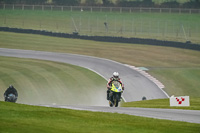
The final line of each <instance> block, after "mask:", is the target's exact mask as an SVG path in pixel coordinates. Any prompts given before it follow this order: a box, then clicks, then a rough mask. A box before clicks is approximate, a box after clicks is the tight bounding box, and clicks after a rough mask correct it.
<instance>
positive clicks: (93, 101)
mask: <svg viewBox="0 0 200 133" xmlns="http://www.w3.org/2000/svg"><path fill="white" fill-rule="evenodd" d="M0 62H1V63H0V88H1V89H0V94H1V95H0V100H1V101H2V100H4V98H3V93H4V92H5V90H6V88H7V87H8V86H9V85H10V84H13V85H14V86H15V87H16V89H17V90H18V93H19V98H18V101H17V102H19V103H26V104H52V103H57V104H68V105H69V104H73V105H74V104H76V105H78V104H79V105H105V104H106V103H107V101H106V96H105V91H106V88H105V84H106V80H105V79H103V78H102V77H100V76H98V75H96V73H94V72H92V71H89V70H87V69H84V68H81V67H77V66H73V65H69V64H64V63H58V62H50V61H42V60H32V59H20V58H9V57H1V56H0ZM94 95H95V97H94Z"/></svg>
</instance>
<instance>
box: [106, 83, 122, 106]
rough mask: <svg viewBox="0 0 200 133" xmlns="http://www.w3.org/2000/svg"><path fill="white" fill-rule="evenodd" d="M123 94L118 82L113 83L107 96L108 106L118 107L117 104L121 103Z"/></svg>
mask: <svg viewBox="0 0 200 133" xmlns="http://www.w3.org/2000/svg"><path fill="white" fill-rule="evenodd" d="M122 93H123V90H122V86H121V84H120V83H119V82H118V81H113V83H112V87H111V92H110V94H109V105H110V107H113V106H115V107H118V104H119V102H120V101H121V95H122Z"/></svg>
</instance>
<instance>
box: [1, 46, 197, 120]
mask: <svg viewBox="0 0 200 133" xmlns="http://www.w3.org/2000/svg"><path fill="white" fill-rule="evenodd" d="M0 56H8V57H19V58H31V59H40V60H48V61H55V62H62V63H69V64H72V65H77V66H81V67H84V68H87V69H90V70H92V71H94V72H96V73H98V74H99V75H101V76H102V77H103V78H105V79H109V78H110V76H112V73H113V72H114V71H118V72H119V73H120V77H121V79H122V80H123V82H124V84H125V92H124V93H123V97H124V99H125V101H126V102H130V101H138V100H141V99H142V97H143V96H145V97H146V98H147V99H161V98H167V95H166V94H165V93H164V92H163V91H162V90H161V89H160V88H158V87H157V85H155V84H154V83H153V82H152V81H150V80H149V79H147V78H146V77H145V76H143V75H141V74H140V73H139V72H137V71H135V70H133V69H131V68H129V67H127V66H125V65H124V64H121V63H118V62H115V61H112V60H108V59H102V58H96V57H91V56H82V55H76V54H67V53H55V52H42V51H33V50H18V49H5V48H0ZM105 105H107V103H105ZM49 106H50V105H49ZM51 107H58V108H60V107H62V108H70V109H78V110H90V111H101V112H117V113H122V114H129V115H137V116H145V117H152V118H158V119H168V120H177V121H186V122H193V123H200V111H192V110H171V109H144V108H122V107H119V108H110V107H108V106H58V105H51Z"/></svg>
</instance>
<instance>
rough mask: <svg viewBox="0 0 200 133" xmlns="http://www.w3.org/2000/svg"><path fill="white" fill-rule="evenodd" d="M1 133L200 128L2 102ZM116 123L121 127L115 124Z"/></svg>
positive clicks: (150, 132)
mask: <svg viewBox="0 0 200 133" xmlns="http://www.w3.org/2000/svg"><path fill="white" fill-rule="evenodd" d="M0 108H1V109H0V131H1V132H2V133H10V132H15V133H27V132H29V133H35V132H37V133H55V132H59V133H62V132H63V133H66V132H80V133H82V132H84V133H85V132H96V133H102V132H104V133H115V132H120V133H127V132H135V133H141V132H143V133H155V132H156V133H169V132H171V133H180V132H182V133H189V132H192V133H198V132H199V130H200V127H199V124H193V123H186V122H177V121H168V120H158V119H151V118H144V117H136V116H130V115H123V114H117V113H97V112H90V111H74V110H68V109H57V108H46V107H34V106H29V105H22V104H13V103H5V102H0ZM116 122H117V123H118V124H116Z"/></svg>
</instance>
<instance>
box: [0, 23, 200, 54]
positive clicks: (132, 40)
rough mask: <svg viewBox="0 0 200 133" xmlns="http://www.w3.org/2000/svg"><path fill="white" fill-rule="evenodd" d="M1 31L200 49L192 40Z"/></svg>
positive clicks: (5, 28) (13, 30)
mask: <svg viewBox="0 0 200 133" xmlns="http://www.w3.org/2000/svg"><path fill="white" fill-rule="evenodd" d="M0 31H6V32H15V33H26V34H39V35H46V36H54V37H64V38H75V39H84V40H94V41H103V42H119V43H131V44H145V45H156V46H165V47H175V48H182V49H191V50H197V51H200V45H199V44H192V43H190V42H185V43H183V42H174V41H162V40H156V39H142V38H125V37H112V36H86V35H78V33H73V34H68V33H57V32H50V31H44V30H33V29H19V28H9V27H0Z"/></svg>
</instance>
